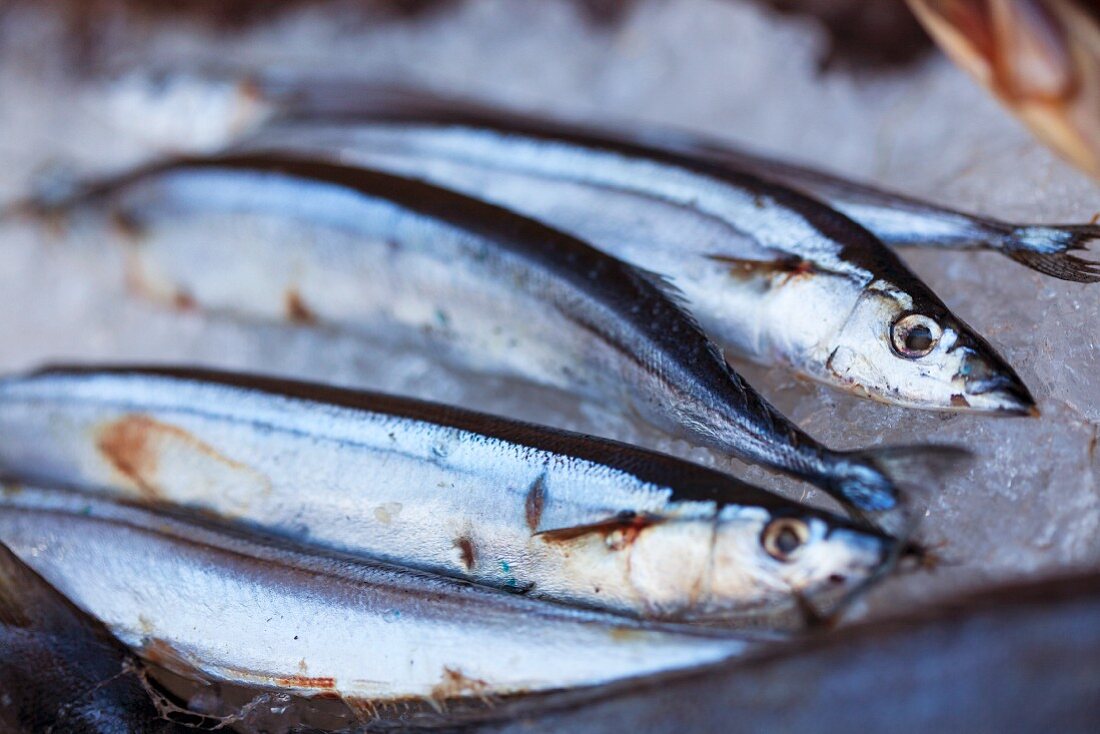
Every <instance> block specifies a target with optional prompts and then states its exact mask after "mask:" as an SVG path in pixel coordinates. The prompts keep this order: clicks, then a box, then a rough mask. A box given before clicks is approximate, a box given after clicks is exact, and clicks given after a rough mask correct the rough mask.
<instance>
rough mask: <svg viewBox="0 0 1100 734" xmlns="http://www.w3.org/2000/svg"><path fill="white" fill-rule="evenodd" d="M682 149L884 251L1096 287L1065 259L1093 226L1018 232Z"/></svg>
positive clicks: (732, 156)
mask: <svg viewBox="0 0 1100 734" xmlns="http://www.w3.org/2000/svg"><path fill="white" fill-rule="evenodd" d="M681 145H684V146H685V147H690V148H693V149H694V150H696V151H697V152H698V153H699V154H702V155H705V156H707V157H709V158H711V159H712V160H715V161H718V162H720V163H723V164H725V165H733V166H736V167H738V168H740V169H743V170H748V171H752V172H753V173H755V174H757V175H759V176H761V177H763V178H767V179H769V180H771V181H774V182H776V183H779V184H781V185H784V186H790V187H792V188H796V189H799V190H800V191H804V192H806V193H807V194H809V195H811V196H814V197H816V198H818V199H820V200H821V201H824V202H826V203H827V204H828V205H829V206H831V207H833V208H835V209H836V210H837V211H840V212H843V213H844V214H846V215H847V216H849V217H851V218H852V219H853V220H855V221H856V222H859V223H860V224H861V225H862V226H864V227H866V228H867V229H869V230H870V231H871V232H873V233H874V234H875V236H876V237H878V238H879V239H881V240H882V241H883V242H885V243H886V244H887V245H889V246H891V247H922V248H940V249H957V250H990V251H993V252H999V253H1001V254H1002V255H1004V256H1005V257H1008V258H1010V259H1012V260H1014V261H1015V262H1017V263H1019V264H1021V265H1023V266H1025V267H1028V268H1031V269H1032V270H1034V271H1036V272H1039V273H1042V274H1044V275H1049V276H1051V277H1054V278H1059V279H1061V280H1067V281H1071V282H1075V283H1095V282H1098V281H1100V263H1097V262H1096V261H1093V260H1089V259H1087V258H1082V257H1079V256H1077V255H1073V254H1071V253H1073V252H1075V251H1084V250H1087V249H1088V248H1089V247H1090V246H1091V244H1092V243H1093V242H1095V241H1096V240H1100V224H1095V223H1092V224H1019V223H1013V222H1005V221H1002V220H999V219H995V218H992V217H983V216H978V215H975V214H967V213H965V212H961V211H957V210H955V209H951V208H949V207H945V206H940V205H938V204H932V203H930V202H927V201H922V200H920V199H917V198H914V197H911V196H906V195H905V194H901V193H897V192H894V191H886V190H883V189H879V188H876V187H874V186H871V185H869V184H864V183H859V182H855V181H850V180H847V179H845V178H843V177H841V176H837V175H833V174H831V173H827V172H825V171H821V170H817V169H814V168H812V167H808V166H803V165H800V164H797V163H791V162H787V161H780V160H776V159H773V158H769V157H767V156H764V155H760V154H757V153H753V152H751V151H749V150H748V149H746V148H742V147H738V146H733V145H730V144H725V143H718V142H711V141H707V142H704V141H702V140H698V139H696V140H694V141H692V142H687V141H682V142H681Z"/></svg>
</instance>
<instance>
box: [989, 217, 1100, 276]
mask: <svg viewBox="0 0 1100 734" xmlns="http://www.w3.org/2000/svg"><path fill="white" fill-rule="evenodd" d="M1097 240H1100V224H1050V225H1045V224H1035V225H1021V226H1017V227H1013V228H1012V229H1010V230H1008V231H1007V232H1006V233H1005V235H1004V236H1003V237H1002V239H1001V250H1002V252H1004V254H1005V255H1007V256H1008V257H1010V258H1012V259H1013V260H1015V261H1016V262H1018V263H1020V264H1021V265H1025V266H1027V267H1029V268H1031V269H1032V270H1035V271H1038V272H1040V273H1043V274H1044V275H1049V276H1051V277H1054V278H1059V279H1061V280H1069V281H1072V282H1075V283H1097V282H1100V262H1098V261H1095V260H1086V259H1085V258H1081V257H1077V256H1076V255H1071V254H1069V253H1071V252H1073V251H1075V250H1076V251H1081V250H1087V249H1088V248H1089V245H1090V244H1091V243H1093V242H1094V241H1097Z"/></svg>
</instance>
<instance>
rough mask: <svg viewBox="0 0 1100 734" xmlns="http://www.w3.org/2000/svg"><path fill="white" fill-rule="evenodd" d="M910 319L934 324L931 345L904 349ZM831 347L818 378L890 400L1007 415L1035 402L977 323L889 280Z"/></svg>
mask: <svg viewBox="0 0 1100 734" xmlns="http://www.w3.org/2000/svg"><path fill="white" fill-rule="evenodd" d="M907 324H909V325H914V324H915V325H916V327H917V328H926V329H928V330H929V331H928V337H929V338H928V339H927V340H926V341H925V343H924V344H922V345H921V346H928V349H927V350H923V351H921V352H908V353H907V352H906V351H905V346H906V339H907V337H906V335H905V332H904V328H905V327H906V325H907ZM826 346H827V348H828V350H829V352H828V357H827V359H825V360H824V361H823V364H824V368H825V369H824V370H822V371H819V372H817V373H815V374H814V375H813V376H814V377H816V378H818V379H820V380H822V381H823V382H827V383H831V384H839V385H841V386H844V387H846V388H847V389H848V390H849V391H853V392H857V393H858V394H860V395H864V396H867V397H871V398H872V399H875V400H879V401H881V402H884V403H889V404H893V405H901V406H905V407H911V408H920V409H926V410H941V411H958V412H971V413H996V414H1006V415H1026V414H1029V413H1030V412H1032V411H1033V408H1034V405H1035V402H1034V399H1033V398H1032V397H1031V394H1030V392H1029V391H1028V389H1027V387H1026V386H1025V385H1024V383H1023V381H1022V380H1021V379H1020V377H1019V376H1018V375H1017V374H1016V372H1015V370H1013V369H1012V367H1011V366H1010V365H1009V364H1008V363H1007V362H1006V361H1005V360H1004V358H1003V357H1001V356H1000V355H999V354H998V353H997V352H996V350H994V349H993V347H992V346H991V345H989V344H988V343H987V342H986V341H985V340H984V339H982V338H981V337H980V336H978V335H977V334H976V333H975V332H974V331H973V330H971V329H970V327H968V326H967V325H966V324H965V323H963V322H962V321H960V320H959V319H957V318H956V317H954V316H952V315H951V314H950V312H948V311H947V309H946V307H943V306H942V304H938V303H936V302H935V301H933V300H930V299H917V298H914V297H912V296H911V295H909V294H908V293H906V292H904V291H902V290H901V289H899V288H896V287H894V286H892V285H890V284H886V283H873V284H871V285H870V286H869V287H868V288H866V289H865V290H864V292H863V294H862V295H861V297H860V299H859V300H858V302H857V303H856V306H855V308H854V309H853V310H852V313H851V314H850V316H849V318H848V320H847V321H846V322H845V323H844V325H843V327H842V328H841V329H840V330H839V331H838V332H837V333H836V334H835V335H833V337H832V340H831V341H830V342H828V343H827V345H826ZM815 366H816V364H815Z"/></svg>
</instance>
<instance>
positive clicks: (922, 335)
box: [905, 324, 933, 352]
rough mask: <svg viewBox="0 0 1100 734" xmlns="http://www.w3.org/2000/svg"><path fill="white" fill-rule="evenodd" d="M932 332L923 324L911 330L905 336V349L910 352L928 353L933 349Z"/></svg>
mask: <svg viewBox="0 0 1100 734" xmlns="http://www.w3.org/2000/svg"><path fill="white" fill-rule="evenodd" d="M932 343H933V340H932V330H931V329H929V328H928V327H927V326H924V325H923V324H922V325H920V326H916V327H914V328H912V329H910V330H909V333H908V334H906V335H905V347H906V349H908V350H909V351H910V352H926V351H928V350H929V349H931V348H932Z"/></svg>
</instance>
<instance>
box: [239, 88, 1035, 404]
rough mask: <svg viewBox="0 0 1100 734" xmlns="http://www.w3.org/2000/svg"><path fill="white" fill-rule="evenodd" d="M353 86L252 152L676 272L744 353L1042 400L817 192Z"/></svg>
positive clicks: (846, 374)
mask: <svg viewBox="0 0 1100 734" xmlns="http://www.w3.org/2000/svg"><path fill="white" fill-rule="evenodd" d="M340 89H341V88H340V86H339V85H333V86H332V88H328V87H320V88H319V89H312V88H307V89H305V90H304V91H303V92H302V93H301V95H299V97H295V96H294V95H293V93H292V92H290V91H283V92H281V94H283V95H284V99H283V102H282V104H283V105H284V106H285V108H286V110H287V112H286V114H285V115H284V116H282V117H281V118H278V117H276V118H275V120H274V121H272V122H270V123H269V124H268V125H267V126H266V127H264V128H262V129H261V130H260V131H259V132H258V133H256V134H255V135H254V136H253V137H252V138H250V139H248V140H246V141H242V142H241V143H240V144H239V145H238V149H239V150H245V151H247V150H272V149H275V150H281V151H286V152H296V153H301V154H305V155H311V156H316V155H328V156H329V157H330V158H334V159H336V160H338V161H341V162H343V163H350V164H355V165H364V166H371V167H373V168H380V169H383V170H387V171H390V172H393V173H396V174H399V175H404V176H409V177H415V178H420V179H424V180H427V181H430V182H432V183H435V184H438V185H441V186H446V187H449V188H452V189H456V190H459V191H462V192H463V193H466V194H469V195H471V196H477V197H479V198H484V199H486V200H489V201H492V202H494V203H496V204H499V205H501V206H506V207H509V208H512V209H514V210H516V211H519V212H522V213H523V214H526V215H528V216H531V217H534V218H536V219H539V220H541V221H545V222H547V223H549V224H551V225H553V226H555V227H558V228H561V229H563V230H565V231H568V232H570V233H571V234H574V235H576V236H578V237H581V238H582V239H585V240H587V241H589V242H591V243H592V244H593V245H594V246H596V247H598V248H600V249H602V250H603V251H604V252H606V253H608V254H610V255H613V256H615V257H618V258H620V259H622V260H625V261H627V262H630V263H632V264H634V265H636V266H638V267H640V268H643V269H645V270H648V271H651V272H655V273H659V274H661V275H662V276H663V277H665V278H667V279H668V281H669V282H670V283H671V284H672V285H673V286H674V287H675V288H676V289H677V290H678V291H679V293H680V294H681V295H682V296H683V298H684V300H685V302H686V303H687V304H688V306H689V307H690V309H691V311H692V313H693V315H694V316H695V317H696V318H697V319H698V321H699V323H700V324H701V326H702V327H703V329H704V331H705V332H706V333H707V334H708V335H709V336H710V337H711V338H712V339H713V340H714V341H715V342H717V343H718V344H719V345H720V346H722V347H723V348H724V349H726V350H727V351H728V352H729V353H731V354H734V355H736V356H738V357H741V358H744V359H749V360H752V361H755V362H758V363H761V364H765V365H783V366H786V367H789V368H791V369H793V370H794V371H796V372H797V373H799V374H801V375H803V376H806V377H809V378H811V379H814V380H817V381H819V382H823V383H825V384H827V385H830V386H832V387H836V388H840V389H842V390H846V391H849V392H853V393H855V394H857V395H862V396H866V397H870V398H873V399H877V400H880V401H883V402H887V403H891V404H895V405H902V406H906V407H911V408H923V409H934V410H951V411H966V412H973V413H978V412H980V413H998V414H1007V415H1027V414H1032V413H1034V408H1035V401H1034V399H1033V398H1032V396H1031V394H1030V392H1029V391H1028V389H1027V387H1026V386H1025V385H1024V383H1023V381H1022V380H1021V378H1020V377H1019V375H1017V373H1016V372H1015V370H1013V368H1012V367H1011V366H1010V365H1009V364H1008V363H1007V362H1006V361H1005V360H1004V358H1003V357H1001V356H1000V355H999V354H998V353H997V351H996V350H995V349H994V348H993V347H992V346H991V345H990V344H989V343H988V342H987V341H986V340H985V339H984V338H983V337H982V336H981V335H979V334H978V333H977V332H975V331H974V329H972V328H971V327H969V326H968V325H967V324H966V323H964V322H963V321H962V320H961V319H960V318H958V317H957V316H956V315H954V314H953V313H952V312H951V311H950V309H948V307H947V306H946V305H945V304H944V303H943V301H942V300H940V298H939V297H938V296H936V294H935V293H934V292H933V291H932V290H931V289H930V288H929V287H928V286H927V285H926V284H925V283H923V282H922V281H921V280H920V279H919V278H917V276H916V275H915V274H913V272H912V271H910V270H909V269H908V268H907V267H906V266H905V264H904V263H903V262H902V261H901V260H900V258H899V257H898V256H897V255H896V254H895V253H894V252H892V251H891V250H890V249H889V248H888V247H886V246H885V245H884V244H883V243H882V242H881V241H880V240H878V239H877V238H876V237H875V235H874V234H872V233H871V232H870V231H868V230H867V229H865V228H864V227H862V226H860V225H859V224H857V223H856V222H855V221H853V220H852V219H849V218H848V217H847V216H845V215H844V214H842V213H840V212H837V211H835V210H834V209H831V208H830V207H829V206H827V205H826V204H824V203H822V202H820V201H818V200H816V199H813V198H811V197H809V196H807V195H805V194H802V193H799V192H797V191H795V190H793V189H791V188H788V187H785V186H780V185H778V184H773V183H770V182H768V181H767V180H765V179H764V178H761V177H758V176H756V175H754V174H753V173H751V172H747V171H745V170H742V169H740V168H736V167H733V166H731V165H729V164H727V163H718V162H715V161H713V160H711V159H709V158H708V157H707V156H705V155H698V154H689V153H686V152H683V151H681V150H678V149H676V146H671V145H670V146H663V147H662V146H659V145H654V144H650V143H649V142H646V141H645V140H640V139H634V138H639V137H644V136H631V134H630V133H625V134H619V133H616V132H611V131H603V130H597V129H594V128H588V127H584V126H580V125H571V124H568V123H565V122H559V121H550V122H546V121H541V120H535V119H532V118H530V117H525V116H521V115H517V114H514V113H508V112H505V111H501V110H493V109H485V108H482V107H478V106H473V105H469V104H467V105H462V104H460V103H454V102H447V101H442V100H438V99H434V98H430V97H422V96H418V95H417V94H416V93H415V92H412V91H409V90H392V89H385V88H383V89H378V90H372V89H371V88H369V87H368V88H365V89H360V88H356V87H351V88H350V89H349V90H345V91H344V93H343V94H341V93H339V91H338V90H340ZM326 90H327V91H326ZM272 94H273V96H278V95H277V93H275V92H273V93H272Z"/></svg>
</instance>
